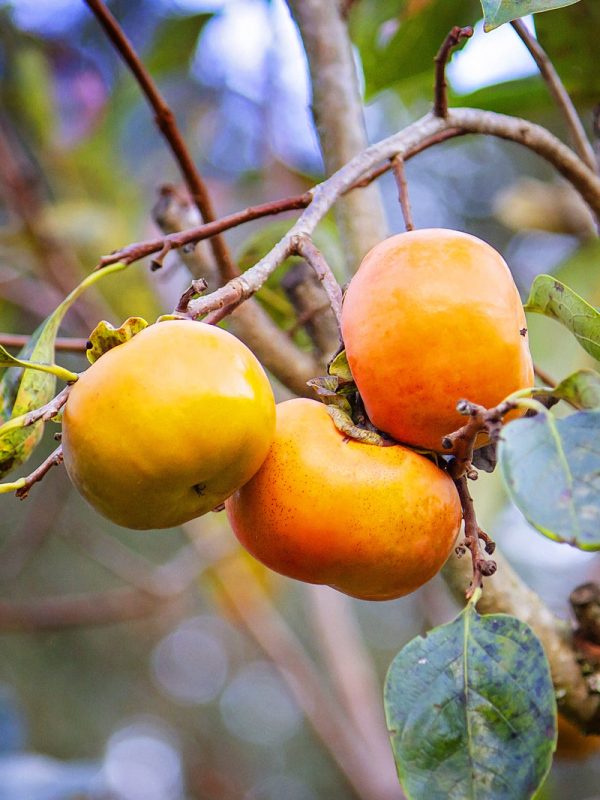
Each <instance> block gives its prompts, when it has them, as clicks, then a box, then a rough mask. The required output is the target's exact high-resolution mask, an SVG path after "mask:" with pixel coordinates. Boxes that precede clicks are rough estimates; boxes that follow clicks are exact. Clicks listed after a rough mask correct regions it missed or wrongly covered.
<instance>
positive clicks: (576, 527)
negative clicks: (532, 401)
mask: <svg viewBox="0 0 600 800" xmlns="http://www.w3.org/2000/svg"><path fill="white" fill-rule="evenodd" d="M599 437H600V412H599V411H579V412H577V413H575V414H572V415H571V416H570V417H566V418H565V419H559V420H557V419H555V418H554V417H553V416H552V414H550V413H549V412H545V413H540V414H537V415H536V416H535V417H527V418H524V419H518V420H514V421H512V422H510V423H508V425H506V426H505V427H504V429H503V431H502V439H501V443H500V448H499V458H500V465H501V468H502V474H503V477H504V480H505V482H506V485H507V487H508V490H509V492H510V495H511V497H512V499H513V501H514V502H515V504H516V505H517V506H518V508H519V509H520V510H521V512H522V513H523V514H524V515H525V517H526V518H527V520H528V521H529V522H530V523H531V524H532V525H533V526H534V527H536V528H537V529H538V531H540V533H543V534H544V536H547V537H548V538H549V539H554V540H555V541H557V542H568V543H569V544H572V545H574V546H575V547H578V548H580V549H581V550H600V447H598V441H600V438H599Z"/></svg>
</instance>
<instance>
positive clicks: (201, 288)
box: [175, 278, 208, 314]
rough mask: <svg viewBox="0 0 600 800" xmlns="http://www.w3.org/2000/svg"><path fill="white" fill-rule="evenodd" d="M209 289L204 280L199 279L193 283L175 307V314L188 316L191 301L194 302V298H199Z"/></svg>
mask: <svg viewBox="0 0 600 800" xmlns="http://www.w3.org/2000/svg"><path fill="white" fill-rule="evenodd" d="M207 288H208V283H207V282H206V281H205V280H204V278H198V279H197V280H195V281H192V282H191V284H190V285H189V287H188V288H187V289H186V290H185V292H184V293H183V294H182V295H181V297H180V298H179V302H178V303H177V305H176V307H175V313H177V314H187V311H188V306H189V304H190V301H191V300H193V298H194V297H197V296H198V295H200V294H202V293H203V292H205V291H206V289H207Z"/></svg>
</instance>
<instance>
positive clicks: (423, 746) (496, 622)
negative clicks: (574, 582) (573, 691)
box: [385, 603, 556, 800]
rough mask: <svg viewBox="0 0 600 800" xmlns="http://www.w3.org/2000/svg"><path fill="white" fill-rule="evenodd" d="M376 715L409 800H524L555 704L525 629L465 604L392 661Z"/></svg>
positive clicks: (546, 752) (552, 739) (540, 761)
mask: <svg viewBox="0 0 600 800" xmlns="http://www.w3.org/2000/svg"><path fill="white" fill-rule="evenodd" d="M385 711H386V717H387V724H388V728H389V730H390V734H391V739H392V749H393V751H394V758H395V759H396V766H397V768H398V775H399V777H400V782H401V784H402V788H403V789H404V792H405V793H406V795H407V797H408V798H409V800H425V798H426V799H427V800H465V798H477V800H516V798H518V799H519V800H528V798H531V797H532V795H533V794H534V792H535V791H536V789H537V788H538V786H539V785H540V784H541V782H542V780H543V779H544V776H545V775H546V773H547V772H548V769H549V768H550V764H551V760H552V752H553V750H554V748H555V744H556V703H555V699H554V690H553V687H552V680H551V677H550V669H549V666H548V661H547V659H546V655H545V653H544V650H543V648H542V645H541V644H540V642H539V640H538V639H537V638H536V636H535V635H534V634H533V632H532V630H531V629H530V628H529V627H528V626H527V625H525V624H524V623H523V622H520V621H519V620H518V619H515V618H514V617H509V616H505V615H503V614H494V615H489V616H480V615H479V614H478V613H477V612H476V610H475V608H474V606H473V604H471V603H470V604H469V605H468V606H467V607H466V608H465V610H464V611H463V612H462V613H461V614H460V615H459V616H458V617H457V618H456V619H455V620H454V621H453V622H451V623H449V624H448V625H442V626H441V627H439V628H435V629H434V630H432V631H430V632H429V633H428V635H427V636H426V637H425V638H423V637H418V638H416V639H413V641H412V642H409V644H408V645H406V647H404V648H403V649H402V650H401V651H400V653H398V655H397V656H396V658H395V659H394V661H393V662H392V664H391V666H390V669H389V672H388V675H387V679H386V684H385Z"/></svg>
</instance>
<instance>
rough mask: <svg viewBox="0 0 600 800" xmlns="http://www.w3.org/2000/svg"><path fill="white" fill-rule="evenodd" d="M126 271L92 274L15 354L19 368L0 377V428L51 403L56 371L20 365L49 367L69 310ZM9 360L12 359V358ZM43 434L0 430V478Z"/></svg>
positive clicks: (114, 268) (40, 427)
mask: <svg viewBox="0 0 600 800" xmlns="http://www.w3.org/2000/svg"><path fill="white" fill-rule="evenodd" d="M126 267H127V264H122V263H117V264H112V265H110V266H108V267H105V268H104V269H101V270H97V271H95V272H92V273H91V274H90V275H88V276H87V277H86V278H84V280H83V281H82V282H81V283H80V284H79V286H77V287H75V289H73V291H72V292H70V294H68V295H67V297H66V298H65V299H64V300H63V301H62V303H61V304H60V305H59V306H58V307H57V308H56V309H55V310H54V311H53V312H52V314H51V315H50V316H49V317H48V318H47V319H46V320H45V321H44V322H43V323H42V324H41V325H40V326H39V327H38V328H37V330H36V331H35V332H34V334H33V335H32V337H31V339H30V340H29V342H28V343H27V344H26V345H25V347H24V348H23V349H22V350H21V352H20V353H19V358H18V359H14V360H16V361H17V364H20V365H19V366H11V367H9V368H8V369H7V370H6V371H5V372H4V374H2V375H0V424H1V423H2V422H6V421H7V420H8V419H11V418H14V417H20V416H22V415H23V414H27V413H28V412H29V411H33V410H34V409H36V408H40V406H43V405H45V404H46V403H48V402H49V401H50V400H51V399H52V397H53V396H54V393H55V390H56V371H55V370H51V371H49V372H41V371H39V366H38V367H37V368H36V369H28V368H24V367H23V362H24V361H33V362H35V363H36V364H37V365H52V363H53V361H54V345H55V342H56V335H57V333H58V329H59V327H60V324H61V322H62V320H63V317H64V315H65V314H66V313H67V311H68V310H69V308H70V307H71V306H72V305H73V303H74V302H75V301H76V300H77V298H78V297H79V296H80V295H81V294H83V292H84V291H85V290H86V289H87V288H88V287H89V286H92V285H93V284H94V283H96V281H98V280H100V279H101V278H103V277H105V276H106V275H111V274H113V273H114V272H119V271H121V270H123V269H125V268H126ZM10 358H11V359H12V356H11V357H10ZM0 363H2V362H1V361H0ZM66 372H67V371H65V373H66ZM68 374H69V375H71V374H72V373H68ZM43 432H44V424H43V423H42V422H37V423H35V424H34V425H31V426H30V427H25V428H23V427H19V428H9V429H8V430H5V431H4V432H2V430H1V429H0V477H2V476H4V475H7V474H8V473H9V472H11V471H12V470H13V469H16V468H17V467H18V466H20V465H21V464H24V463H25V461H27V459H28V458H29V457H30V455H31V454H32V453H33V450H34V449H35V447H36V446H37V444H38V443H39V441H40V439H41V437H42V434H43Z"/></svg>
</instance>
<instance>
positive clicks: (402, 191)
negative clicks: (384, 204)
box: [392, 155, 415, 231]
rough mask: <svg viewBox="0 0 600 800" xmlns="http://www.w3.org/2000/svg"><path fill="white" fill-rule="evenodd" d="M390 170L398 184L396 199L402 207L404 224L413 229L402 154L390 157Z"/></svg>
mask: <svg viewBox="0 0 600 800" xmlns="http://www.w3.org/2000/svg"><path fill="white" fill-rule="evenodd" d="M392 170H393V171H394V177H395V179H396V184H397V185H398V200H399V202H400V208H401V209H402V216H403V217H404V225H405V226H406V230H407V231H414V229H415V224H414V222H413V216H412V210H411V207H410V199H409V196H408V183H407V181H406V170H405V169H404V159H403V158H402V156H400V155H397V156H394V158H392Z"/></svg>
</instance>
